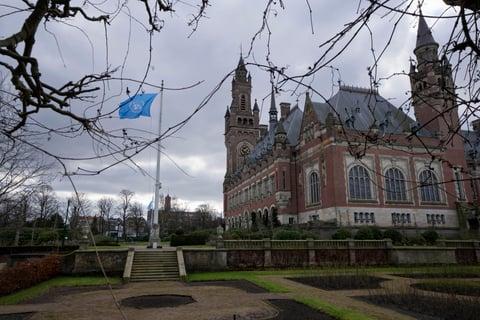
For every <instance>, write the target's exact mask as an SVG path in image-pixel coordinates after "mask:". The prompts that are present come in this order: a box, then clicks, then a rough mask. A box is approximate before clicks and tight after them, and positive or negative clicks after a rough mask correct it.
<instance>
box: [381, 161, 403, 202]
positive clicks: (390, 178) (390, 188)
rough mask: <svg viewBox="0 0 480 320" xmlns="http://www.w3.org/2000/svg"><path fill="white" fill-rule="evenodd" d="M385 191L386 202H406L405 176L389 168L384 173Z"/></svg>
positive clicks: (395, 169)
mask: <svg viewBox="0 0 480 320" xmlns="http://www.w3.org/2000/svg"><path fill="white" fill-rule="evenodd" d="M385 191H386V192H387V200H388V201H406V200H407V190H406V188H405V176H404V175H403V173H402V171H400V170H399V169H397V168H390V169H388V170H387V171H386V172H385Z"/></svg>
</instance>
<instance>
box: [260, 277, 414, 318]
mask: <svg viewBox="0 0 480 320" xmlns="http://www.w3.org/2000/svg"><path fill="white" fill-rule="evenodd" d="M381 276H382V277H384V278H387V276H384V275H381ZM264 278H265V279H268V280H270V281H272V282H276V283H278V284H280V285H282V286H283V287H286V288H288V289H289V290H290V292H289V293H287V294H286V295H287V296H288V297H291V298H294V297H298V296H303V297H310V298H318V299H319V300H322V301H326V302H329V303H331V304H334V305H336V306H339V307H342V308H347V309H352V310H356V311H358V312H360V313H363V314H366V315H369V316H371V317H372V318H376V319H381V320H390V319H392V320H397V319H398V320H414V319H416V318H413V317H410V316H407V315H405V314H402V313H399V312H395V311H392V310H391V309H386V308H382V307H379V306H376V305H373V304H369V303H367V302H363V301H361V300H359V299H355V298H354V297H355V296H366V295H369V294H370V293H372V291H374V290H370V289H363V290H322V289H318V288H315V287H312V286H308V285H304V284H301V283H298V282H296V281H292V280H288V279H286V278H285V277H283V276H264ZM390 278H392V279H396V280H394V281H395V283H389V282H391V281H386V282H384V283H382V285H387V286H388V285H394V286H395V285H398V284H400V283H401V284H402V285H405V284H404V283H405V280H406V279H399V278H397V277H390Z"/></svg>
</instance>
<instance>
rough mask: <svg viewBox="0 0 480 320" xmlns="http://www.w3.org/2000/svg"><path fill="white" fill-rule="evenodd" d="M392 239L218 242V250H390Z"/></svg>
mask: <svg viewBox="0 0 480 320" xmlns="http://www.w3.org/2000/svg"><path fill="white" fill-rule="evenodd" d="M391 246H392V243H391V241H390V239H384V240H351V239H349V240H313V239H307V240H270V239H263V240H217V249H235V250H236V249H248V250H252V249H259V250H260V249H265V248H269V249H342V248H345V249H347V248H359V249H362V248H365V249H375V248H390V247H391Z"/></svg>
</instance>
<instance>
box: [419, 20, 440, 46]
mask: <svg viewBox="0 0 480 320" xmlns="http://www.w3.org/2000/svg"><path fill="white" fill-rule="evenodd" d="M429 44H436V45H438V44H437V42H435V39H433V35H432V31H431V30H430V28H429V27H428V25H427V22H426V21H425V18H424V17H423V15H422V13H421V12H420V18H419V20H418V30H417V45H416V47H417V48H420V47H423V46H425V45H429Z"/></svg>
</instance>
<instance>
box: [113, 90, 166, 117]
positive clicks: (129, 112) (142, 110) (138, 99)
mask: <svg viewBox="0 0 480 320" xmlns="http://www.w3.org/2000/svg"><path fill="white" fill-rule="evenodd" d="M156 96H157V94H156V93H141V94H137V95H135V96H133V97H131V98H128V99H127V100H125V101H123V102H122V103H120V108H119V109H118V114H119V116H120V119H136V118H138V117H140V116H144V117H150V106H151V105H152V102H153V100H155V97H156Z"/></svg>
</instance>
